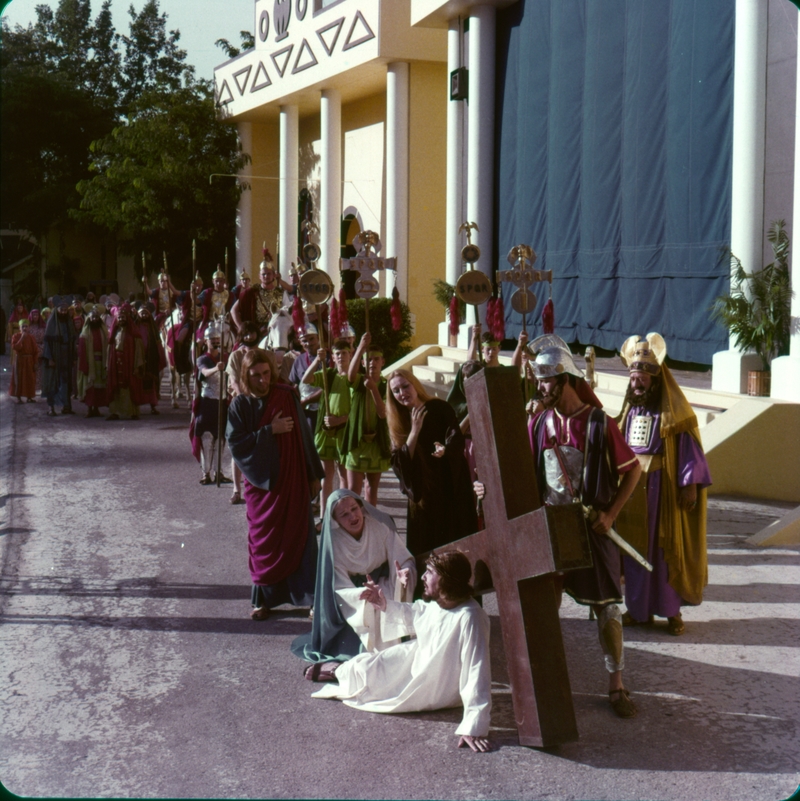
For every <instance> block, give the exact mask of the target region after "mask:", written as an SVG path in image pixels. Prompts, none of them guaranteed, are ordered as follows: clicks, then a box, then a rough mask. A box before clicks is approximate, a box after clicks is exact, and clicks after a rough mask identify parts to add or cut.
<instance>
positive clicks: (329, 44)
mask: <svg viewBox="0 0 800 801" xmlns="http://www.w3.org/2000/svg"><path fill="white" fill-rule="evenodd" d="M343 25H344V17H339V19H337V20H335V21H334V22H331V23H330V24H329V25H326V26H325V27H324V28H320V29H319V30H318V31H317V36H319V40H320V42H322V46H323V47H324V48H325V52H326V53H327V54H328V55H329V56H330V55H332V54H333V51H334V49H335V48H336V42H338V41H339V34H340V33H341V32H342V26H343Z"/></svg>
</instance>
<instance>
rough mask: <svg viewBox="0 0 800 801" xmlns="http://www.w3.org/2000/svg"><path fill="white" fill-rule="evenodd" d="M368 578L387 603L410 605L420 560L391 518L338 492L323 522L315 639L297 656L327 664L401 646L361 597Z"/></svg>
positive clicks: (299, 647) (300, 642) (299, 642)
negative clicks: (387, 637)
mask: <svg viewBox="0 0 800 801" xmlns="http://www.w3.org/2000/svg"><path fill="white" fill-rule="evenodd" d="M367 576H370V577H371V579H372V581H373V582H375V583H376V584H378V585H379V586H380V587H381V589H382V590H383V592H384V594H385V595H386V597H387V598H391V599H392V600H395V601H410V600H411V597H412V594H413V592H414V587H415V585H416V583H417V569H416V565H415V563H414V557H413V556H411V554H410V553H409V552H408V549H407V548H406V547H405V545H403V542H402V540H401V539H400V537H399V535H398V534H397V529H396V528H395V525H394V521H393V520H392V518H391V517H390V516H389V515H387V514H384V513H383V512H380V511H378V509H376V508H375V507H374V506H372V505H371V504H368V503H366V502H365V501H363V500H362V499H361V497H360V496H358V495H356V493H355V492H352V491H351V490H346V489H340V490H336V491H335V492H333V493H332V494H331V496H330V500H329V501H328V506H327V508H326V510H325V515H324V517H323V525H322V536H321V539H320V552H319V563H318V566H317V584H316V589H315V593H314V621H313V623H312V627H311V634H310V635H309V634H306V635H303V636H301V637H297V639H295V641H294V642H293V643H292V652H293V653H294V654H295V655H297V656H299V657H300V658H301V659H305V660H307V661H309V662H314V663H318V664H321V663H323V662H325V661H343V660H346V659H349V658H350V657H352V656H355V655H356V654H357V653H360V652H362V651H380V650H383V649H384V648H388V647H389V646H390V645H394V644H395V643H396V642H399V640H396V639H392V640H389V641H386V640H385V639H384V637H383V636H382V632H381V628H382V626H381V622H382V614H381V612H380V611H379V610H376V609H375V608H374V607H373V606H372V605H371V604H369V603H367V601H364V600H361V598H360V596H361V594H362V592H363V590H364V584H365V582H366V581H367ZM311 677H313V676H310V678H311Z"/></svg>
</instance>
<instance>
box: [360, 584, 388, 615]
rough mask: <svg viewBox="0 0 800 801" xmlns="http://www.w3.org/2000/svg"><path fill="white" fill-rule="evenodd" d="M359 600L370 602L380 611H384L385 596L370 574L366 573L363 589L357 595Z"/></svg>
mask: <svg viewBox="0 0 800 801" xmlns="http://www.w3.org/2000/svg"><path fill="white" fill-rule="evenodd" d="M358 597H359V599H360V600H362V601H367V602H368V603H371V604H372V605H373V606H374V607H375V608H376V609H380V610H381V612H385V611H386V596H385V595H384V594H383V590H382V589H381V588H380V587H379V586H378V585H377V584H376V583H375V582H374V581H373V580H372V576H370V575H367V583H366V584H365V585H364V590H363V592H362V593H361V595H359V596H358Z"/></svg>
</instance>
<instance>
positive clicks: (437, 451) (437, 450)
mask: <svg viewBox="0 0 800 801" xmlns="http://www.w3.org/2000/svg"><path fill="white" fill-rule="evenodd" d="M431 456H433V457H435V458H436V459H441V458H442V456H444V445H442V443H441V442H434V443H433V453H432V454H431Z"/></svg>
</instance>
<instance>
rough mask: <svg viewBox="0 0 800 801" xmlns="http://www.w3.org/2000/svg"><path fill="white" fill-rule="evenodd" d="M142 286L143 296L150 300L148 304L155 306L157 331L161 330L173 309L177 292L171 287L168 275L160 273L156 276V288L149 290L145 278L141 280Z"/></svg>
mask: <svg viewBox="0 0 800 801" xmlns="http://www.w3.org/2000/svg"><path fill="white" fill-rule="evenodd" d="M142 283H143V284H144V291H145V294H146V295H147V296H148V298H149V299H150V302H151V303H152V304H153V306H155V309H156V312H155V321H156V325H157V326H158V328H159V330H160V329H161V328H163V326H164V323H165V322H166V319H167V317H169V316H170V315H171V314H172V312H173V310H174V309H175V304H176V302H177V299H178V296H179V294H180V293H179V292H178V290H177V289H175V287H174V286H173V285H172V281H171V280H170V277H169V275H168V273H166V272H160V273H159V274H158V288H157V289H150V287H149V286H148V284H147V276H145V277H143V278H142Z"/></svg>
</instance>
